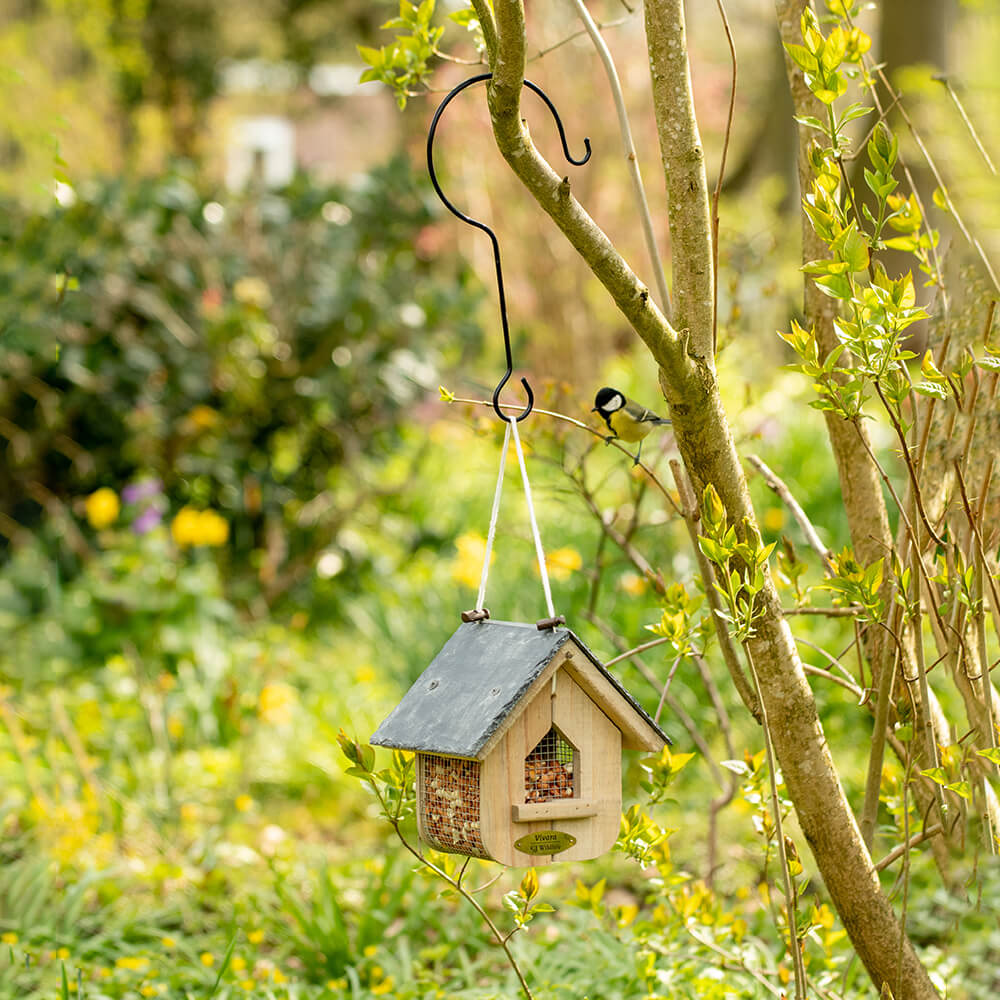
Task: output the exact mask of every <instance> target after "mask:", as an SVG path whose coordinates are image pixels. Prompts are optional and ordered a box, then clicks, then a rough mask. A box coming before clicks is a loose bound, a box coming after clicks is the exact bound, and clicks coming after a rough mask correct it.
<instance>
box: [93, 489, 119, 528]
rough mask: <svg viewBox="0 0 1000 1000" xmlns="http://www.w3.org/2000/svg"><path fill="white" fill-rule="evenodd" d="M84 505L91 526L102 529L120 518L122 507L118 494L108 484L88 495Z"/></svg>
mask: <svg viewBox="0 0 1000 1000" xmlns="http://www.w3.org/2000/svg"><path fill="white" fill-rule="evenodd" d="M84 507H85V509H86V512H87V520H88V521H89V522H90V524H91V527H93V528H96V529H97V530H98V531H100V530H101V529H102V528H106V527H107V526H108V525H109V524H113V523H114V522H115V521H116V520H118V514H119V513H120V511H121V509H122V505H121V502H120V501H119V499H118V494H117V493H115V491H114V490H113V489H110V488H109V487H107V486H102V487H101V488H100V489H99V490H95V491H94V492H93V493H91V494H90V496H89V497H87V500H86V503H85V504H84Z"/></svg>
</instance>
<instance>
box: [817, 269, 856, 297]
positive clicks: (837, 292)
mask: <svg viewBox="0 0 1000 1000" xmlns="http://www.w3.org/2000/svg"><path fill="white" fill-rule="evenodd" d="M816 284H817V285H819V287H820V289H821V290H822V292H823V293H824V294H825V295H829V296H830V297H831V298H834V299H850V298H851V296H852V294H853V292H852V290H851V283H850V281H849V280H848V279H847V278H846V277H845V276H844V275H842V274H828V275H825V276H824V277H821V278H817V279H816Z"/></svg>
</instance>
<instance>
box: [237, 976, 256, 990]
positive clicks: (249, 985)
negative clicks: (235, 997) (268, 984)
mask: <svg viewBox="0 0 1000 1000" xmlns="http://www.w3.org/2000/svg"><path fill="white" fill-rule="evenodd" d="M256 985H257V982H256V980H254V979H241V980H240V986H241V987H242V988H243V989H245V990H246V991H247V992H248V993H249V992H250V990H252V989H253V988H254V987H255V986H256Z"/></svg>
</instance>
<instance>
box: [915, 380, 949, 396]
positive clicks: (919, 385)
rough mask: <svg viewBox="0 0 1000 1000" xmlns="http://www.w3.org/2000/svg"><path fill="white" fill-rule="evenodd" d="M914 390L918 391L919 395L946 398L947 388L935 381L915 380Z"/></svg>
mask: <svg viewBox="0 0 1000 1000" xmlns="http://www.w3.org/2000/svg"><path fill="white" fill-rule="evenodd" d="M913 391H914V392H919V393H920V395H921V396H933V397H934V398H935V399H947V398H948V395H949V393H948V390H947V389H946V388H945V387H944V386H943V385H939V384H938V383H936V382H916V383H915V384H914V386H913Z"/></svg>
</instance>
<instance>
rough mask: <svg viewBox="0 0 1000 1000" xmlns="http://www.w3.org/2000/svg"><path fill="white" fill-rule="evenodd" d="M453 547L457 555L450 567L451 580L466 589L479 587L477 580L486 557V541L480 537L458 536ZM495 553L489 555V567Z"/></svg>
mask: <svg viewBox="0 0 1000 1000" xmlns="http://www.w3.org/2000/svg"><path fill="white" fill-rule="evenodd" d="M455 547H456V548H457V549H458V554H457V555H456V556H455V562H454V563H453V564H452V567H451V575H452V578H453V579H455V580H457V581H458V582H459V583H464V584H465V586H466V587H472V588H473V589H475V588H476V587H478V586H479V578H480V576H481V575H482V572H483V558H484V556H485V555H486V539H485V538H483V536H482V535H476V534H472V533H469V534H465V535H459V536H458V538H456V539H455ZM495 558H496V553H495V552H491V553H490V565H491V566H492V565H493V560H494V559H495Z"/></svg>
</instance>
